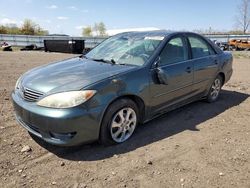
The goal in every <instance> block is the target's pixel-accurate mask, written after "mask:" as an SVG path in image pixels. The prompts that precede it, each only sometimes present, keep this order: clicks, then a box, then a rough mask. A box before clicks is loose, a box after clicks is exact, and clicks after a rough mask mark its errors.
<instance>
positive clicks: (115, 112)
mask: <svg viewBox="0 0 250 188" xmlns="http://www.w3.org/2000/svg"><path fill="white" fill-rule="evenodd" d="M137 123H138V107H137V105H136V104H135V103H134V102H133V101H132V100H130V99H120V100H118V101H116V102H114V103H113V104H111V106H110V107H109V108H108V109H107V111H106V113H105V115H104V118H103V121H102V126H101V132H100V141H101V143H102V144H104V145H112V144H118V143H122V142H125V141H127V140H128V139H129V138H130V137H131V136H132V134H133V133H134V130H135V128H136V125H137Z"/></svg>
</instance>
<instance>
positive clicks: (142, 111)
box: [107, 95, 145, 123]
mask: <svg viewBox="0 0 250 188" xmlns="http://www.w3.org/2000/svg"><path fill="white" fill-rule="evenodd" d="M124 98H125V99H126V98H127V99H130V100H132V101H133V102H134V103H135V104H136V105H137V107H138V110H139V123H142V122H143V119H144V115H145V104H144V101H143V100H142V99H141V98H140V97H138V96H136V95H123V96H120V97H118V98H116V99H115V100H113V101H112V102H111V103H110V104H109V105H108V108H109V106H110V105H112V104H113V103H114V102H116V101H117V100H120V99H124ZM108 108H107V109H108Z"/></svg>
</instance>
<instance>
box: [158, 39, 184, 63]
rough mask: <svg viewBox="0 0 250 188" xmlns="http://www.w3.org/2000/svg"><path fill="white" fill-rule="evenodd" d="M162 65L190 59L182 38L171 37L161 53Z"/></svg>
mask: <svg viewBox="0 0 250 188" xmlns="http://www.w3.org/2000/svg"><path fill="white" fill-rule="evenodd" d="M160 58H161V62H160V64H161V65H167V64H172V63H177V62H181V61H185V60H187V59H188V52H187V49H186V46H185V44H184V42H183V40H182V38H180V37H177V38H173V39H171V40H170V41H169V42H168V43H167V45H166V46H165V47H164V49H163V51H162V53H161V55H160Z"/></svg>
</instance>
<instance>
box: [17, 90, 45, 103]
mask: <svg viewBox="0 0 250 188" xmlns="http://www.w3.org/2000/svg"><path fill="white" fill-rule="evenodd" d="M22 96H23V98H24V99H25V100H26V101H29V102H35V101H37V100H38V99H39V98H41V97H42V96H43V93H41V92H38V91H34V90H32V89H29V88H23V91H22Z"/></svg>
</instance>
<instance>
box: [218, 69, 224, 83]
mask: <svg viewBox="0 0 250 188" xmlns="http://www.w3.org/2000/svg"><path fill="white" fill-rule="evenodd" d="M219 76H221V78H222V85H224V83H225V74H224V73H223V72H220V73H219Z"/></svg>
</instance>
